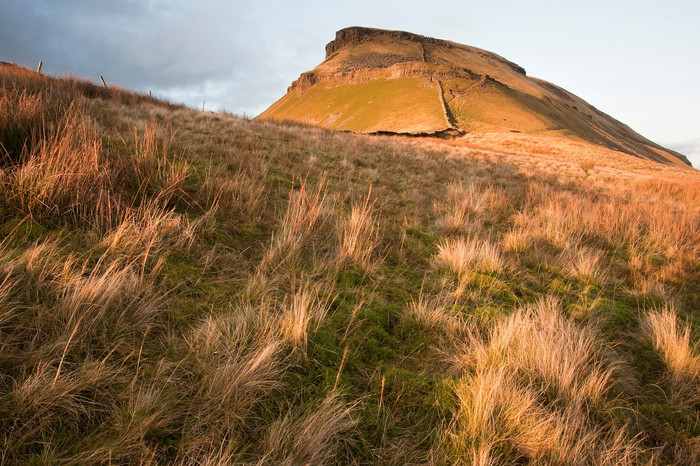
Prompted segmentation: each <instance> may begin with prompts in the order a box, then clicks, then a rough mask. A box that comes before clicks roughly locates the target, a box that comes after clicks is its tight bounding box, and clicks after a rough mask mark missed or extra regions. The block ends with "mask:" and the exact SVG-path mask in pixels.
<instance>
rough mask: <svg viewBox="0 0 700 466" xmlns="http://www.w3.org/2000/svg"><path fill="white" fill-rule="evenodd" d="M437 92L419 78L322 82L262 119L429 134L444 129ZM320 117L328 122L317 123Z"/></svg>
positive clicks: (289, 97) (294, 95)
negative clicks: (339, 82)
mask: <svg viewBox="0 0 700 466" xmlns="http://www.w3.org/2000/svg"><path fill="white" fill-rule="evenodd" d="M438 92H439V90H438V89H437V87H436V86H435V85H434V84H433V83H431V82H430V81H427V80H424V79H420V78H399V79H376V80H372V81H368V82H364V83H359V84H355V85H347V84H340V85H333V84H330V83H323V84H319V85H317V86H314V87H312V88H310V89H308V90H305V91H304V92H303V93H301V94H297V93H294V92H292V93H289V94H287V95H286V96H285V97H284V98H283V99H281V100H280V101H279V102H278V103H276V104H275V105H274V106H273V107H271V108H270V109H269V110H267V111H266V112H265V113H263V114H262V115H261V118H274V119H276V120H284V119H290V120H298V121H308V122H312V123H316V124H323V126H326V127H329V128H332V129H335V130H347V131H354V132H359V133H372V132H377V131H394V132H415V133H431V132H435V131H439V130H442V129H445V128H446V127H447V122H446V121H445V117H444V115H443V112H442V106H441V104H440V97H439V95H438ZM320 115H326V116H328V118H329V119H328V120H327V121H322V120H318V118H320ZM323 118H324V119H325V118H326V117H323Z"/></svg>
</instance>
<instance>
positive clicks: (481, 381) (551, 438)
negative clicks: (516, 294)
mask: <svg viewBox="0 0 700 466" xmlns="http://www.w3.org/2000/svg"><path fill="white" fill-rule="evenodd" d="M455 350H456V352H455V356H454V357H453V358H454V359H453V360H454V364H455V369H456V370H457V371H459V372H463V373H464V374H465V375H464V376H463V377H462V378H460V379H458V381H457V382H456V387H455V391H456V394H457V397H458V405H457V406H458V407H457V411H456V412H455V418H454V421H453V424H452V426H451V430H450V432H449V434H448V440H447V441H448V443H449V448H450V449H454V450H455V451H456V452H458V454H459V455H460V456H461V457H466V458H474V459H478V461H480V462H484V461H486V462H487V463H485V464H488V461H497V462H499V463H500V462H511V461H520V460H527V461H533V462H543V461H544V462H556V463H572V462H574V463H575V462H585V463H595V464H633V463H634V462H635V460H636V458H637V456H638V455H639V453H640V450H639V445H638V442H637V441H636V440H634V439H631V438H629V436H628V435H627V434H626V433H625V430H626V427H625V426H624V425H617V426H614V428H613V429H612V431H611V427H613V426H609V425H607V423H602V424H601V423H600V421H599V420H598V419H599V418H602V419H605V418H607V419H608V421H606V422H612V420H613V419H614V417H613V416H612V411H611V410H612V409H614V402H613V400H614V397H612V395H613V390H614V389H615V385H616V384H619V383H620V381H625V378H628V379H629V383H628V386H626V387H619V388H618V389H623V388H624V389H627V390H633V389H634V382H633V379H631V378H629V377H624V373H623V371H624V370H625V368H624V367H621V366H619V365H618V363H617V362H616V361H615V359H614V358H612V357H611V356H610V354H608V353H609V351H610V350H609V349H606V348H605V347H604V345H603V343H602V342H601V341H600V339H599V337H598V336H597V334H596V331H595V330H594V329H593V328H590V327H588V328H586V327H578V326H577V325H576V324H574V323H573V322H570V321H568V320H566V318H565V317H563V316H562V314H561V307H560V306H559V304H558V303H557V302H556V301H554V300H552V299H546V300H541V301H539V302H538V303H536V304H535V305H533V306H532V307H530V308H528V309H524V310H520V311H517V312H516V313H515V314H513V315H511V316H509V317H508V318H506V319H505V320H503V321H501V322H500V323H497V324H496V326H495V327H494V328H493V330H491V332H489V334H488V337H486V338H483V337H480V336H479V335H478V334H477V333H472V334H471V337H470V338H469V340H468V341H467V342H456V343H455ZM621 375H622V377H621Z"/></svg>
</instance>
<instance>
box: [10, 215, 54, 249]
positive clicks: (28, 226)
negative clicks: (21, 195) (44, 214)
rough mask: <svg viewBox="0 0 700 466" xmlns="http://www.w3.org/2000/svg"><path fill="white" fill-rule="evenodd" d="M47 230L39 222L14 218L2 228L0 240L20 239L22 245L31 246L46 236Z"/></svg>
mask: <svg viewBox="0 0 700 466" xmlns="http://www.w3.org/2000/svg"><path fill="white" fill-rule="evenodd" d="M46 232H47V230H46V228H45V227H44V226H42V225H41V224H40V223H38V222H34V221H32V220H31V219H28V218H25V219H22V220H20V219H17V218H13V219H11V220H8V221H6V222H5V223H4V224H3V225H2V228H0V238H2V239H4V238H7V237H10V236H11V237H13V238H16V239H18V240H19V241H20V242H21V243H22V244H24V245H29V244H31V243H33V242H35V241H37V240H38V239H39V238H41V237H42V236H44V235H45V234H46Z"/></svg>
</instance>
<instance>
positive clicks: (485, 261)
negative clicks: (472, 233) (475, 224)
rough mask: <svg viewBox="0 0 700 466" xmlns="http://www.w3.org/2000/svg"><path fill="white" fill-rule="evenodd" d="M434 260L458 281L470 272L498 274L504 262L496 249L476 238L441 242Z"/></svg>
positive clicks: (503, 266)
mask: <svg viewBox="0 0 700 466" xmlns="http://www.w3.org/2000/svg"><path fill="white" fill-rule="evenodd" d="M435 260H436V262H437V263H438V264H440V265H443V266H444V267H446V268H447V269H448V270H449V271H450V272H452V273H454V274H455V275H456V276H457V278H458V279H459V280H460V281H461V280H464V279H465V278H466V276H467V275H468V274H469V273H470V272H472V271H479V272H496V273H499V272H502V271H503V270H504V268H505V261H504V260H503V257H502V256H501V253H500V251H499V250H498V248H497V247H496V246H495V245H494V244H492V243H490V242H489V241H485V240H479V239H477V238H472V239H463V238H456V239H446V240H443V241H441V242H440V244H438V247H437V255H436V256H435Z"/></svg>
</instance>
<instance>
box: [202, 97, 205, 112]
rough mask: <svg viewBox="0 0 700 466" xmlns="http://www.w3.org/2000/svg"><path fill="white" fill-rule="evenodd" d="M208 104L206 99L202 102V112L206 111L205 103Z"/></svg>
mask: <svg viewBox="0 0 700 466" xmlns="http://www.w3.org/2000/svg"><path fill="white" fill-rule="evenodd" d="M205 102H206V99H205V100H203V101H202V111H204V103H205Z"/></svg>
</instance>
